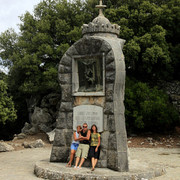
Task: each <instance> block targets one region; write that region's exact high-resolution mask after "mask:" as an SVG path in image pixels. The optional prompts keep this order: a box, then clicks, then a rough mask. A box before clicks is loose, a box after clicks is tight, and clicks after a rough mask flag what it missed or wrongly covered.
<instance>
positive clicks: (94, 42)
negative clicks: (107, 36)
mask: <svg viewBox="0 0 180 180" xmlns="http://www.w3.org/2000/svg"><path fill="white" fill-rule="evenodd" d="M101 45H102V41H101V40H99V39H94V38H82V39H81V40H80V41H79V42H78V43H75V48H76V50H77V52H78V53H79V54H81V55H83V54H97V53H98V52H99V50H100V48H101Z"/></svg>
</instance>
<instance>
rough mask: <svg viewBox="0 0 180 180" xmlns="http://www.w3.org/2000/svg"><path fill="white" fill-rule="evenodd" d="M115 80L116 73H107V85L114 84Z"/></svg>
mask: <svg viewBox="0 0 180 180" xmlns="http://www.w3.org/2000/svg"><path fill="white" fill-rule="evenodd" d="M114 79H115V72H113V71H107V72H106V82H107V83H114Z"/></svg>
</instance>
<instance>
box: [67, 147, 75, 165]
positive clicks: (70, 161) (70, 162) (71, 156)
mask: <svg viewBox="0 0 180 180" xmlns="http://www.w3.org/2000/svg"><path fill="white" fill-rule="evenodd" d="M75 153H76V150H74V149H72V150H71V155H70V160H69V162H68V165H69V167H71V164H72V161H73V159H74V155H75Z"/></svg>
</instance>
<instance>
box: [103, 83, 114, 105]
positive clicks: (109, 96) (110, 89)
mask: <svg viewBox="0 0 180 180" xmlns="http://www.w3.org/2000/svg"><path fill="white" fill-rule="evenodd" d="M105 91H106V97H105V98H106V102H108V101H109V102H112V101H113V93H114V84H106V90H105Z"/></svg>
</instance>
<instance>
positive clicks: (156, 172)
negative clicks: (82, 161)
mask: <svg viewBox="0 0 180 180" xmlns="http://www.w3.org/2000/svg"><path fill="white" fill-rule="evenodd" d="M129 167H130V171H129V172H117V171H113V170H110V169H108V168H96V169H95V171H91V168H90V167H83V168H82V169H74V168H73V167H71V168H69V167H66V164H65V163H52V162H49V160H44V161H40V162H37V163H36V165H35V167H34V173H35V174H36V176H37V177H39V178H44V179H49V180H52V179H53V180H67V179H68V180H70V179H72V180H95V179H96V180H125V179H126V180H141V179H142V178H144V179H152V178H155V177H157V176H161V175H163V174H165V172H166V171H165V169H164V168H163V167H158V166H157V167H156V165H155V164H147V163H146V162H139V161H136V160H132V161H131V162H130V166H129Z"/></svg>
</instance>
